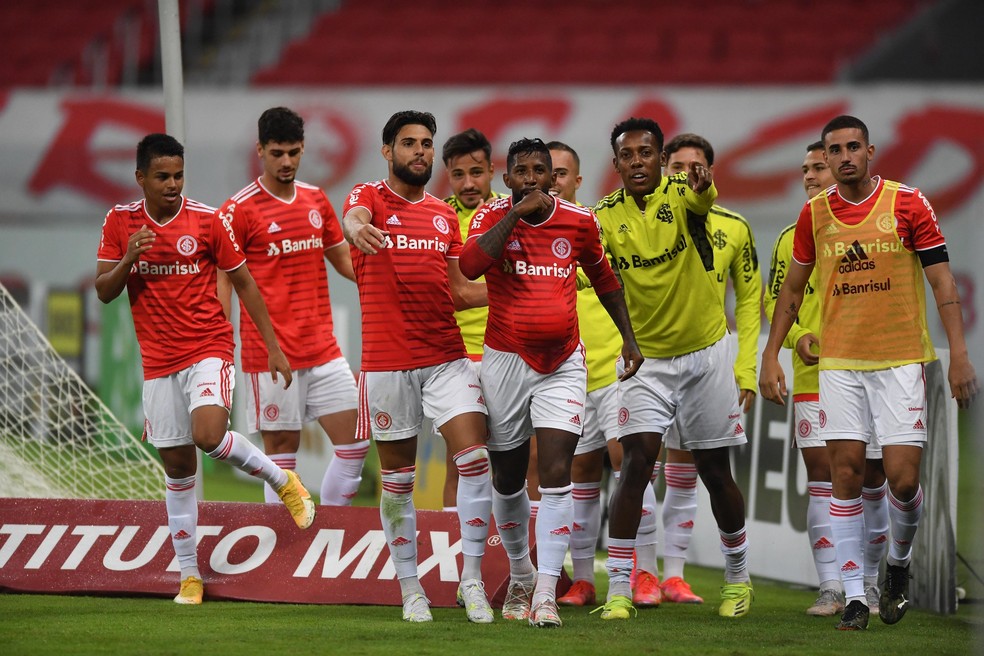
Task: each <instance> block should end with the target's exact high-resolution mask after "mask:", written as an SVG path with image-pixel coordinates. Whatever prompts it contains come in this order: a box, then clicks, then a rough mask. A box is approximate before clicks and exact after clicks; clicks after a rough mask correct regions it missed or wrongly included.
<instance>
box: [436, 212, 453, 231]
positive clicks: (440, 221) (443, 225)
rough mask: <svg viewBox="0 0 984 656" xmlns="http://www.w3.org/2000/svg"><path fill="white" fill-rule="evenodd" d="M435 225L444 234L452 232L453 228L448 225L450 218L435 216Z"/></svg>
mask: <svg viewBox="0 0 984 656" xmlns="http://www.w3.org/2000/svg"><path fill="white" fill-rule="evenodd" d="M434 227H435V228H437V231H438V232H439V233H441V234H442V235H446V234H448V233H449V232H451V228H449V227H448V220H447V219H445V218H444V217H443V216H435V217H434Z"/></svg>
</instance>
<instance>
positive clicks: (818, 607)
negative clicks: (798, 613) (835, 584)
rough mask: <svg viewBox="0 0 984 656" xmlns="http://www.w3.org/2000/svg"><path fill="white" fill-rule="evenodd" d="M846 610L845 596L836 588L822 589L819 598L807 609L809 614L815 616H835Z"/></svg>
mask: <svg viewBox="0 0 984 656" xmlns="http://www.w3.org/2000/svg"><path fill="white" fill-rule="evenodd" d="M843 612H844V597H843V596H842V595H841V593H839V592H838V591H836V590H829V589H824V590H821V591H820V594H819V595H818V596H817V600H816V601H814V602H813V605H812V606H810V607H809V608H807V609H806V614H807V615H813V616H814V617H833V616H834V615H840V614H841V613H843Z"/></svg>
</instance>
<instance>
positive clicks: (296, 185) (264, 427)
mask: <svg viewBox="0 0 984 656" xmlns="http://www.w3.org/2000/svg"><path fill="white" fill-rule="evenodd" d="M257 128H258V133H259V138H258V141H257V144H256V154H257V157H259V159H260V163H261V164H262V166H263V173H262V175H260V177H259V178H257V179H256V180H255V181H254V182H252V183H251V184H249V185H247V186H246V187H245V188H244V189H242V190H241V191H239V192H238V193H236V194H235V195H234V196H233V197H232V198H231V199H229V200H228V201H226V203H225V204H224V205H223V206H222V208H221V209H220V210H219V212H220V214H219V216H220V217H221V219H222V220H223V221H226V222H227V223H228V224H229V225H230V226H232V231H233V233H234V234H235V237H236V241H237V242H238V243H239V245H240V247H241V248H242V249H243V252H244V253H245V254H246V261H247V263H248V264H249V270H250V272H251V273H252V274H253V278H254V279H255V280H256V284H257V286H258V287H259V288H260V293H261V294H262V295H263V298H264V299H265V300H266V304H267V309H268V310H269V312H270V318H271V320H272V321H273V328H274V331H275V332H276V334H277V337H278V338H279V340H280V343H281V344H283V348H284V349H285V351H286V354H287V357H288V359H289V360H290V363H291V365H292V366H293V367H294V372H293V375H294V384H293V385H292V386H291V387H290V388H289V389H282V388H280V387H278V386H276V385H271V384H270V381H269V380H268V379H267V377H266V376H263V375H262V371H263V367H264V362H266V358H267V351H266V346H265V345H264V342H263V340H262V338H261V336H260V334H259V331H258V330H257V328H256V325H255V324H254V323H253V321H251V320H250V318H249V317H248V316H247V315H246V313H242V314H241V315H240V316H241V317H242V318H241V323H240V328H239V334H240V338H241V340H242V352H241V355H242V364H243V370H244V371H245V372H246V373H247V374H248V376H247V379H246V386H247V394H246V398H247V404H248V409H249V411H248V413H247V417H248V421H249V430H250V431H251V432H254V433H255V432H257V431H259V432H260V433H262V435H263V445H264V447H265V450H266V453H267V455H269V456H270V459H271V460H273V461H274V462H275V463H277V464H278V465H279V466H281V467H283V468H284V469H290V470H293V469H296V467H297V451H298V448H299V447H300V444H301V426H302V425H303V423H304V422H306V421H312V420H315V419H316V420H317V421H318V423H319V424H321V428H322V429H324V431H325V433H326V434H327V435H328V438H329V439H330V440H331V443H332V446H333V447H334V457H333V458H332V460H331V463H330V464H329V465H328V468H327V470H326V471H325V474H324V477H323V479H322V481H321V503H322V504H325V505H332V506H347V505H349V504H351V503H352V498H353V497H354V496H355V495H356V492H357V491H358V489H359V483H360V482H361V481H362V464H363V462H364V461H365V457H366V453H367V452H368V451H369V444H368V443H367V442H364V441H356V439H355V425H356V421H357V419H358V412H357V410H356V409H357V408H358V392H357V390H356V386H355V377H354V376H353V375H352V369H351V368H350V367H349V364H348V362H346V360H345V358H344V356H342V351H341V349H340V348H339V347H338V342H337V341H336V340H335V335H334V334H333V332H332V316H331V302H330V300H329V295H328V272H327V270H326V268H325V259H327V260H328V261H329V262H331V265H332V266H333V267H334V268H335V270H336V271H337V272H338V273H339V274H341V275H342V276H343V277H345V278H348V279H349V280H353V281H354V280H355V274H354V273H353V271H352V260H351V257H350V256H349V250H348V244H346V243H345V238H344V237H343V236H342V229H341V226H340V225H339V222H338V217H337V216H336V215H335V210H334V208H333V207H332V206H331V203H330V202H329V201H328V198H327V197H326V196H325V193H324V192H323V191H322V190H321V189H318V188H317V187H315V186H313V185H309V184H307V183H304V182H301V181H300V180H297V179H296V175H297V169H298V167H299V166H300V164H301V157H302V155H303V154H304V120H303V119H302V118H301V117H300V116H299V115H298V114H297V113H295V112H293V111H291V110H290V109H287V108H286V107H273V108H271V109H268V110H266V111H265V112H263V114H262V115H261V116H260V119H259V121H258V122H257ZM224 278H225V276H224V275H223V274H220V275H219V280H220V282H221V281H223V280H224ZM220 290H224V293H222V292H220V297H223V299H224V300H226V301H227V300H228V297H229V293H230V291H231V290H230V289H229V287H228V285H224V286H220ZM264 496H265V498H266V500H267V501H268V502H273V501H275V500H276V498H277V497H276V492H275V491H274V490H273V489H271V488H270V486H265V488H264Z"/></svg>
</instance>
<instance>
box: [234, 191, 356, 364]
mask: <svg viewBox="0 0 984 656" xmlns="http://www.w3.org/2000/svg"><path fill="white" fill-rule="evenodd" d="M219 216H220V217H221V219H222V220H223V221H227V222H228V223H229V225H230V226H232V231H233V234H235V236H236V241H237V242H238V243H239V245H240V247H241V248H242V249H243V252H244V253H245V254H246V261H247V263H248V266H249V271H250V273H251V274H253V278H254V279H255V280H256V285H257V287H259V289H260V293H261V294H262V295H263V300H264V301H265V302H266V306H267V311H268V312H269V313H270V320H271V321H272V322H273V329H274V332H275V333H276V334H277V340H278V341H279V342H280V348H281V349H283V351H284V354H285V355H286V356H287V360H288V361H289V362H290V365H291V367H292V368H293V369H307V368H310V367H315V366H318V365H321V364H324V363H326V362H328V361H330V360H334V359H335V358H338V357H340V356H341V355H342V352H341V349H339V347H338V342H337V341H336V340H335V335H334V333H333V332H332V331H333V327H334V324H333V323H332V317H331V301H330V298H329V294H328V272H327V269H326V267H325V251H327V250H328V249H330V248H334V247H337V246H340V245H342V244H343V243H344V242H345V238H344V237H343V236H342V228H341V225H340V224H339V222H338V217H337V216H336V214H335V209H334V208H333V207H332V206H331V203H330V202H329V201H328V198H327V196H325V193H324V192H323V191H321V189H319V188H317V187H315V186H313V185H309V184H306V183H304V182H298V181H295V182H294V197H293V198H292V199H291V200H289V201H286V200H282V199H280V198H278V197H277V196H274V195H273V194H271V193H270V192H269V191H268V190H266V189H265V188H264V187H263V185H262V184H261V183H260V181H259V180H256V181H255V182H253V183H252V184H250V185H248V186H247V187H246V188H245V189H242V190H241V191H239V192H238V193H237V194H236V195H234V196H233V197H232V198H230V199H229V200H228V201H226V202H225V204H223V205H222V208H221V209H220V210H219ZM242 310H243V311H242V312H240V314H239V317H240V319H239V321H240V323H239V336H240V338H241V340H242V352H241V356H242V365H243V371H245V372H247V373H259V372H263V371H266V370H267V355H268V354H267V349H266V344H264V343H263V338H262V337H261V336H260V333H259V331H258V330H257V329H256V325H255V324H254V323H253V320H252V319H251V318H250V316H249V314H247V313H246V311H245V308H242Z"/></svg>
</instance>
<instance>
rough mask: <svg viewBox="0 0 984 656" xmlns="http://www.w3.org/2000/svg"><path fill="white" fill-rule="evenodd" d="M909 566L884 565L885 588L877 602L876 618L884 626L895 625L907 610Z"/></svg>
mask: <svg viewBox="0 0 984 656" xmlns="http://www.w3.org/2000/svg"><path fill="white" fill-rule="evenodd" d="M908 596H909V566H908V565H906V566H905V567H902V566H901V565H886V566H885V587H884V588H882V591H881V598H880V599H879V600H878V617H880V618H881V621H882V622H884V623H885V624H895V623H896V622H898V621H899V620H901V619H902V617H903V616H904V615H905V611H907V610H909V600H908V599H907V597H908Z"/></svg>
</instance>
